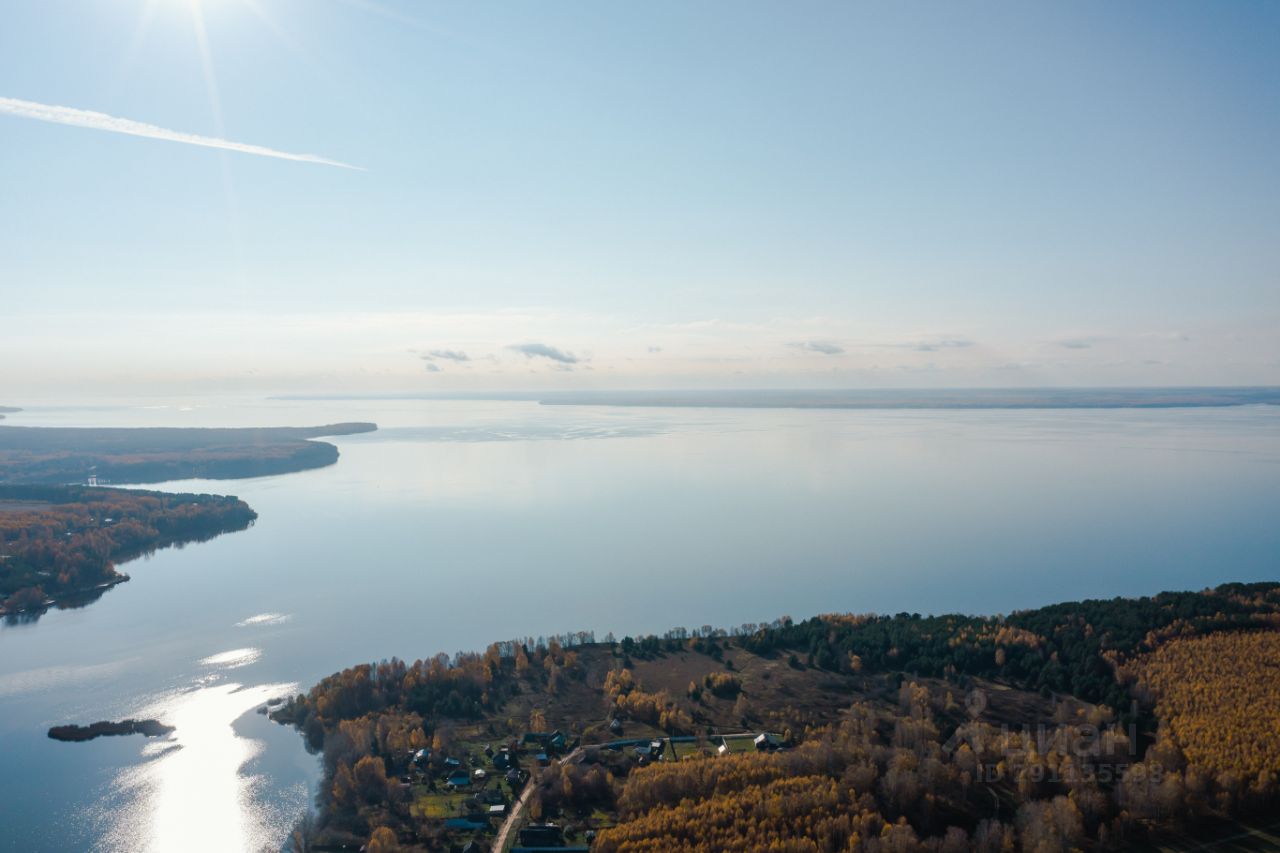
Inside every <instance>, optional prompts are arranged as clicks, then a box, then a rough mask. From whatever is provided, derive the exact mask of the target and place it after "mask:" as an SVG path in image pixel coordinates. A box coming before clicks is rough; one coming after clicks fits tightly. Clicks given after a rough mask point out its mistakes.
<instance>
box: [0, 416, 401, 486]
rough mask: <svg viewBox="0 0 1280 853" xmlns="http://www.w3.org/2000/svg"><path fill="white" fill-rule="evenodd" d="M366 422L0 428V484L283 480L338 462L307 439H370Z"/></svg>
mask: <svg viewBox="0 0 1280 853" xmlns="http://www.w3.org/2000/svg"><path fill="white" fill-rule="evenodd" d="M376 429H377V426H376V425H374V424H370V423H342V424H329V425H327V426H319V427H263V428H225V429H196V428H167V427H148V428H137V429H134V428H71V427H18V426H0V482H6V483H49V484H55V483H77V482H78V483H83V482H85V481H86V480H87V479H88V478H89V477H90V475H93V476H95V477H96V478H97V480H98V482H101V483H159V482H163V481H166V480H187V479H194V478H202V479H213V480H222V479H235V478H240V477H261V476H266V475H269V474H286V473H290V472H293V471H304V470H307V469H309V468H320V467H323V466H325V465H332V464H334V463H335V462H337V461H338V448H336V447H334V446H333V445H332V444H328V443H326V442H322V441H313V440H311V439H314V438H317V437H320V436H332V435H351V434H353V433H361V432H372V431H373V430H376Z"/></svg>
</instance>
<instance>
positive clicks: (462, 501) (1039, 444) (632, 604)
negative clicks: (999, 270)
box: [0, 400, 1280, 851]
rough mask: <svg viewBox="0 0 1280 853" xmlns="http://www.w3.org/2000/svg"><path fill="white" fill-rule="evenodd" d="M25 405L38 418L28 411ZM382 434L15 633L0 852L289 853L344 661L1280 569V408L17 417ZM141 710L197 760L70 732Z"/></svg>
mask: <svg viewBox="0 0 1280 853" xmlns="http://www.w3.org/2000/svg"><path fill="white" fill-rule="evenodd" d="M15 402H17V401H15ZM350 420H369V421H376V422H377V423H378V424H379V425H380V426H381V427H382V429H381V430H380V431H379V432H377V433H372V434H368V435H359V436H348V437H344V438H338V439H331V441H332V442H333V443H334V444H336V445H337V446H338V447H339V448H340V449H341V452H342V458H341V460H340V461H339V462H338V464H337V465H335V466H332V467H329V468H325V469H320V470H316V471H308V472H302V473H297V474H289V475H283V476H277V477H265V478H260V479H252V480H239V481H187V482H178V483H168V484H164V485H163V486H159V487H150V488H164V489H169V490H174V491H207V492H214V493H220V494H228V493H229V494H237V495H239V496H241V497H242V498H244V499H245V500H247V501H248V502H249V504H250V505H251V506H253V507H254V509H256V510H257V511H258V513H259V519H258V522H257V523H256V525H255V526H254V527H252V528H251V529H250V530H248V531H245V532H242V533H234V534H229V535H225V536H222V537H219V538H217V539H215V540H213V541H211V542H207V543H202V544H198V545H190V546H188V547H186V548H183V549H172V550H166V551H161V552H158V553H156V554H155V555H154V556H152V557H151V558H149V559H145V560H140V561H136V562H133V563H130V564H127V567H126V571H127V572H128V573H129V574H130V575H132V577H133V580H132V581H131V582H129V583H127V584H122V585H120V586H118V587H116V588H114V589H112V590H111V591H109V592H108V593H107V594H106V595H105V596H104V597H103V598H102V599H100V600H99V601H97V602H95V603H93V604H91V605H89V606H88V607H85V608H82V609H78V610H66V611H52V612H50V613H48V614H46V615H45V616H43V617H42V618H41V619H40V620H39V621H38V622H36V623H34V624H24V625H12V624H10V625H5V626H4V627H0V760H2V761H3V764H4V770H5V773H4V774H3V776H2V777H0V849H6V850H9V849H11V850H23V851H45V850H47V851H66V850H80V849H101V850H109V851H115V850H120V851H124V850H130V851H132V850H166V851H167V850H178V849H181V850H216V851H228V850H239V849H245V850H254V851H257V850H271V849H278V848H279V845H280V842H281V840H282V838H283V837H284V835H285V833H286V832H287V831H288V827H289V826H290V825H291V823H292V821H293V820H294V818H295V817H296V815H297V814H299V813H300V812H301V811H302V810H303V809H304V808H305V807H306V805H307V803H308V801H309V799H310V791H311V788H312V786H314V784H315V781H316V778H317V775H318V764H317V760H316V759H315V758H314V757H313V756H309V755H307V753H306V752H305V751H304V750H303V748H302V745H301V739H300V738H299V737H298V736H297V735H296V734H295V733H294V732H293V731H292V730H290V729H285V728H283V727H280V726H276V725H274V724H272V723H270V722H268V721H267V720H266V719H265V717H263V716H261V715H259V714H256V713H254V711H255V709H257V708H258V707H260V706H261V705H262V704H263V702H265V701H266V700H267V699H268V698H271V697H275V696H281V695H287V694H289V693H292V692H297V691H298V690H300V689H305V687H307V686H310V685H311V684H312V683H314V682H315V681H316V680H318V679H319V678H320V677H322V676H324V675H327V674H329V673H331V672H333V671H335V670H337V669H340V668H342V667H344V666H347V665H350V664H353V663H358V662H363V661H373V660H378V659H381V658H386V657H390V656H393V655H395V656H399V657H403V658H408V659H414V658H418V657H424V656H427V655H431V654H434V653H436V652H440V651H444V652H449V653H453V652H455V651H459V650H469V649H480V648H482V647H483V646H485V645H486V644H487V643H489V642H490V641H492V640H497V639H505V638H511V637H517V636H526V635H532V636H537V635H541V634H549V633H559V632H565V631H574V630H595V631H596V632H597V634H598V635H599V636H603V635H604V633H605V632H607V631H613V632H614V633H616V634H617V635H618V636H622V635H623V634H627V633H631V634H637V633H648V632H655V633H659V632H662V631H664V630H666V629H668V628H671V627H675V626H700V625H704V624H713V625H717V626H730V625H737V624H741V623H744V622H758V621H766V620H771V619H774V618H776V617H778V616H781V615H783V614H790V615H792V616H794V617H796V618H801V617H805V616H810V615H813V614H817V613H823V612H831V611H856V612H864V611H880V612H899V611H904V610H905V611H918V612H944V611H963V612H975V613H991V612H1007V611H1009V610H1011V609H1017V608H1024V607H1033V606H1036V605H1040V604H1046V603H1050V602H1054V601H1059V600H1064V599H1078V598H1085V597H1092V598H1096V597H1110V596H1115V595H1141V594H1149V593H1154V592H1157V591H1160V590H1165V589H1197V588H1201V587H1204V586H1209V585H1213V584H1217V583H1220V582H1224V581H1229V580H1241V581H1253V580H1274V579H1276V578H1277V577H1280V524H1277V523H1276V517H1277V510H1278V509H1280V408H1277V407H1261V406H1257V407H1253V406H1250V407H1240V408H1231V409H1171V410H1154V411H1136V410H1098V411H1078V410H1077V411H1069V410H1040V411H999V410H988V411H956V410H931V411H897V412H891V411H840V410H830V411H828V410H824V411H796V410H775V409H755V410H736V409H715V410H712V409H661V408H611V407H606V406H583V407H577V406H539V405H537V404H536V403H533V402H527V401H526V402H501V401H429V400H404V401H368V400H362V401H263V400H247V401H246V400H224V401H209V400H181V401H176V400H175V401H147V402H145V403H139V404H138V405H132V406H120V405H102V406H79V407H70V406H55V405H43V406H41V405H28V406H27V411H25V412H22V413H19V414H16V415H11V416H10V417H9V419H8V420H6V421H5V423H7V424H13V425H64V426H275V425H297V426H301V425H310V424H319V423H328V422H335V421H350ZM128 716H145V717H151V716H155V717H158V718H160V719H162V720H164V721H165V722H169V723H173V724H175V725H176V726H177V732H176V733H175V735H174V736H173V738H172V739H157V740H146V739H144V738H141V737H138V736H134V737H128V738H100V739H98V740H95V741H93V742H90V743H80V744H67V743H57V742H54V741H50V740H48V739H47V738H46V737H45V730H46V729H47V728H48V727H49V726H50V725H54V724H59V723H67V722H79V723H87V722H92V721H94V720H99V719H119V718H123V717H128Z"/></svg>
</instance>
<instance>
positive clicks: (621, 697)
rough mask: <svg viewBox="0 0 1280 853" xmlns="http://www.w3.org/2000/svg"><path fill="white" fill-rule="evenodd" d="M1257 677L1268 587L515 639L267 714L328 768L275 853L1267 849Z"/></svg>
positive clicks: (355, 681)
mask: <svg viewBox="0 0 1280 853" xmlns="http://www.w3.org/2000/svg"><path fill="white" fill-rule="evenodd" d="M1277 671H1280V584H1277V583H1269V582H1268V583H1253V584H1226V585H1223V586H1219V587H1217V588H1215V589H1206V590H1203V591H1201V592H1166V593H1161V594H1159V595H1156V596H1152V597H1145V598H1135V599H1126V598H1116V599H1110V600H1092V601H1078V602H1069V603H1064V604H1056V605H1052V606H1048V607H1042V608H1038V609H1035V610H1029V611H1022V612H1016V613H1013V614H1010V615H1008V616H992V617H974V616H964V615H942V616H921V615H919V614H908V613H900V614H897V615H895V616H880V615H851V614H839V615H826V616H818V617H815V618H812V619H806V620H804V621H795V620H792V619H791V618H789V617H783V618H781V619H778V620H776V621H774V622H772V623H770V624H747V625H742V626H739V627H737V628H734V629H730V630H723V629H716V628H713V627H711V626H703V627H701V628H698V629H675V630H672V631H669V632H667V633H666V634H665V635H663V636H645V637H639V638H632V637H624V638H623V639H621V640H616V639H615V638H614V637H613V636H612V635H610V636H608V637H606V638H604V640H603V641H597V640H596V638H595V637H594V635H593V634H591V633H590V632H582V633H578V634H573V635H565V636H558V637H539V638H536V639H535V638H532V637H527V638H522V639H517V640H511V641H506V642H499V643H494V644H493V645H491V646H489V648H488V649H486V650H485V651H484V652H483V653H459V654H457V655H454V656H452V657H450V656H448V655H438V656H436V657H433V658H428V659H425V660H419V661H416V662H414V663H412V664H408V663H405V662H404V661H400V660H396V659H392V660H388V661H382V662H381V663H376V664H363V665H359V666H355V667H352V668H350V669H346V670H343V671H342V672H339V673H336V674H334V675H332V676H330V677H328V678H326V679H324V680H323V681H321V682H320V683H319V684H317V685H316V686H315V687H313V688H312V689H311V690H310V691H309V692H308V693H307V694H305V695H299V696H297V697H295V698H293V699H291V700H289V701H288V702H287V703H285V704H284V705H283V706H282V707H281V708H280V709H278V710H276V711H274V712H273V713H272V716H273V718H274V719H276V720H278V721H281V722H286V723H289V724H292V725H295V726H297V727H298V728H299V730H300V731H301V732H302V733H303V735H304V737H305V738H306V740H307V742H308V743H309V745H310V746H311V747H313V748H316V749H319V750H322V752H323V757H324V761H323V766H324V779H323V782H322V784H321V786H320V791H319V797H318V800H319V806H320V811H319V813H318V815H317V816H315V817H311V818H308V819H306V820H304V821H303V822H302V823H301V824H299V826H298V828H297V829H296V830H295V833H294V839H293V843H294V847H295V849H298V850H310V849H355V848H357V847H360V846H361V845H365V846H364V847H363V848H362V849H365V850H368V851H371V853H372V852H373V851H387V850H415V851H416V850H451V851H458V850H493V851H495V853H496V851H499V850H508V849H509V850H517V851H518V850H522V849H535V848H546V847H553V848H560V849H562V850H588V849H589V850H591V851H600V853H657V852H658V851H689V852H690V853H701V852H702V851H707V853H712V852H713V851H715V853H719V851H749V850H769V851H788V852H790V851H796V852H797V853H798V851H808V852H810V853H813V852H814V851H821V853H835V851H933V853H941V851H966V850H975V851H993V852H994V851H1013V850H1028V851H1068V850H1129V849H1178V847H1179V845H1181V844H1182V843H1184V840H1185V839H1184V838H1183V836H1184V835H1187V834H1190V835H1191V836H1192V837H1194V838H1198V839H1200V840H1205V839H1208V840H1210V841H1212V840H1213V839H1215V838H1223V837H1226V836H1233V837H1248V836H1249V834H1250V833H1252V832H1254V831H1255V827H1257V826H1258V825H1260V824H1267V825H1268V826H1267V831H1272V828H1271V827H1270V826H1269V824H1270V823H1273V822H1274V820H1275V814H1276V812H1275V809H1276V807H1277V805H1280V788H1278V787H1277V773H1278V772H1280V679H1278V678H1277V677H1276V672H1277ZM1187 843H1192V842H1189V841H1188V842H1187ZM325 845H334V846H333V847H332V848H329V847H325ZM342 845H347V846H345V847H343V846H342ZM1242 849H1243V848H1242ZM1249 849H1253V848H1249Z"/></svg>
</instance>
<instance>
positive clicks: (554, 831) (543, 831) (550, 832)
mask: <svg viewBox="0 0 1280 853" xmlns="http://www.w3.org/2000/svg"><path fill="white" fill-rule="evenodd" d="M520 846H521V847H564V829H563V828H561V827H559V826H556V825H555V824H554V823H547V824H540V825H539V824H530V825H529V826H526V827H523V828H522V829H521V830H520Z"/></svg>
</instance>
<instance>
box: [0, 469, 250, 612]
mask: <svg viewBox="0 0 1280 853" xmlns="http://www.w3.org/2000/svg"><path fill="white" fill-rule="evenodd" d="M257 517H258V516H257V513H255V512H254V511H253V510H252V509H250V508H249V505H248V504H246V503H245V502H244V501H242V500H240V499H238V498H235V497H223V496H220V495H193V494H170V493H167V492H149V491H136V490H132V489H128V490H126V489H108V488H90V487H88V486H33V485H4V484H0V615H4V616H16V615H17V614H27V615H28V617H30V616H32V615H35V614H38V613H39V612H41V611H43V610H44V609H46V608H48V607H51V606H55V605H57V606H79V605H83V604H87V603H88V602H90V601H93V600H94V599H96V598H98V597H99V596H101V595H102V593H103V592H104V591H106V590H107V589H109V588H110V587H112V586H113V585H115V584H117V583H119V582H121V581H124V580H128V577H127V576H126V575H124V574H121V573H120V572H119V571H118V570H117V569H116V564H117V563H118V562H122V561H125V560H130V559H133V558H135V557H140V556H142V555H144V554H147V553H149V552H151V551H154V550H156V549H158V548H164V547H167V546H170V545H180V544H184V543H187V542H199V541H203V540H206V539H211V538H213V537H214V536H217V535H219V534H220V533H228V532H231V531H235V530H244V529H245V528H246V527H248V526H249V525H250V524H252V523H253V521H254V519H256V518H257Z"/></svg>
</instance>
